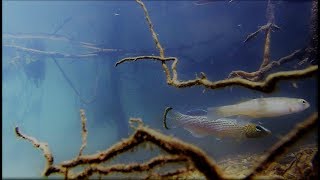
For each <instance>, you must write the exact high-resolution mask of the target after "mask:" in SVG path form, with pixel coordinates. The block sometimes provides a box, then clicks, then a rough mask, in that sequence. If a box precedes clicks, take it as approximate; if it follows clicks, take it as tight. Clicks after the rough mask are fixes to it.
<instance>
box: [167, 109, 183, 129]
mask: <svg viewBox="0 0 320 180" xmlns="http://www.w3.org/2000/svg"><path fill="white" fill-rule="evenodd" d="M181 119H182V114H181V113H179V112H178V111H174V110H172V108H171V107H167V108H166V109H165V112H164V115H163V126H164V128H166V129H170V128H176V127H178V126H179V125H180V124H181ZM168 120H169V122H170V128H169V127H168Z"/></svg>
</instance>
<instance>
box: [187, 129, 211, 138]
mask: <svg viewBox="0 0 320 180" xmlns="http://www.w3.org/2000/svg"><path fill="white" fill-rule="evenodd" d="M184 129H185V130H187V131H189V132H190V133H191V134H192V136H194V137H197V138H202V137H205V136H207V135H208V133H205V132H202V131H201V130H195V129H192V128H187V127H185V128H184Z"/></svg>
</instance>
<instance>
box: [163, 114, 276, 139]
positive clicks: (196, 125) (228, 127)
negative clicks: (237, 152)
mask: <svg viewBox="0 0 320 180" xmlns="http://www.w3.org/2000/svg"><path fill="white" fill-rule="evenodd" d="M171 114H172V115H171V116H170V117H169V119H171V120H172V121H173V122H175V123H176V124H177V125H179V126H182V127H183V128H184V129H186V130H188V131H189V132H190V133H191V134H192V135H193V136H195V137H203V136H207V135H215V136H217V137H233V138H243V137H248V136H250V137H260V136H261V137H262V136H264V135H267V134H270V131H269V130H267V129H265V128H263V127H261V129H262V131H261V132H259V131H260V130H259V131H258V130H257V129H256V126H257V125H256V124H253V123H250V122H248V121H243V120H238V119H231V118H220V119H217V120H211V119H209V118H208V117H207V116H189V115H185V114H182V113H180V112H177V111H173V112H171Z"/></svg>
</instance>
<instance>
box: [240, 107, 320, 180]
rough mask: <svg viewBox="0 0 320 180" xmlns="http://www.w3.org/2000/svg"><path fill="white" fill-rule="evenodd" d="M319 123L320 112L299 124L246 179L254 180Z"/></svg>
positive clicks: (270, 151) (274, 146)
mask: <svg viewBox="0 0 320 180" xmlns="http://www.w3.org/2000/svg"><path fill="white" fill-rule="evenodd" d="M317 122H318V112H315V113H313V114H312V115H311V116H310V117H308V118H307V119H306V120H304V121H303V122H302V123H299V124H297V125H296V127H295V128H294V129H293V130H292V131H290V132H289V133H288V134H287V135H286V136H285V137H283V138H282V140H280V141H279V142H277V143H276V144H275V145H273V146H272V147H271V148H270V149H269V150H268V152H267V153H266V155H264V156H263V157H262V160H261V161H260V162H259V163H258V164H257V165H256V166H255V167H254V168H253V170H252V172H251V173H250V174H249V175H248V176H247V177H246V179H252V178H253V177H254V176H255V175H256V174H258V173H259V172H262V171H263V170H264V169H266V168H268V166H269V165H270V163H271V162H274V161H275V160H276V158H277V157H279V156H280V155H282V154H284V153H285V152H286V151H287V149H288V148H289V147H291V146H292V145H293V144H294V143H296V142H297V141H298V140H299V139H301V138H302V137H304V136H305V135H306V134H307V133H309V132H310V129H312V128H313V127H316V126H317Z"/></svg>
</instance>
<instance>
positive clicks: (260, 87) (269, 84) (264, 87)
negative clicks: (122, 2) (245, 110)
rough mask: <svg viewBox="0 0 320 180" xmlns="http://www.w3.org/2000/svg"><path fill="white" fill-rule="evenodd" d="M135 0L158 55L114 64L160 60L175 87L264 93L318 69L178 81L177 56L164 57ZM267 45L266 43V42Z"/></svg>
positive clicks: (155, 36) (148, 19) (313, 72)
mask: <svg viewBox="0 0 320 180" xmlns="http://www.w3.org/2000/svg"><path fill="white" fill-rule="evenodd" d="M137 2H138V3H139V5H140V6H141V7H142V9H143V11H144V14H145V18H146V20H147V23H148V25H149V29H150V31H151V34H152V38H153V40H154V42H155V44H156V47H157V48H158V50H159V53H160V56H137V57H128V58H124V59H121V60H119V61H118V62H117V63H116V64H115V66H118V65H119V64H122V63H124V62H127V61H137V60H156V61H161V63H162V68H163V70H164V73H165V75H166V80H167V84H169V85H171V86H174V87H177V88H185V87H191V86H204V87H205V88H209V89H217V88H223V87H227V86H234V85H239V86H243V87H246V88H249V89H252V90H257V91H261V92H266V93H270V92H272V91H273V89H274V87H275V85H276V83H277V82H278V81H279V80H281V79H298V78H303V77H310V76H312V75H313V74H315V72H316V71H317V69H318V66H311V67H309V68H306V69H304V70H293V71H285V72H277V73H274V74H270V75H269V76H268V77H267V78H266V79H265V80H264V81H261V82H252V81H250V80H247V79H243V78H231V79H225V80H220V81H216V82H213V81H209V80H208V79H207V77H206V75H205V74H204V73H203V72H201V77H196V78H195V79H193V80H188V81H180V80H178V73H177V69H176V66H177V64H178V58H175V57H169V58H166V57H164V49H163V48H162V46H161V44H160V42H159V40H158V37H157V34H156V33H155V31H154V29H153V24H152V22H151V19H150V16H149V13H148V11H147V8H146V7H145V5H144V3H143V2H142V1H141V0H137ZM271 28H275V29H279V27H278V26H276V25H275V24H273V23H271V22H269V23H268V24H266V25H264V26H262V27H260V31H262V30H268V29H271ZM268 42H270V41H268ZM267 45H268V43H267ZM266 47H268V46H266ZM268 48H269V47H268ZM268 48H267V50H266V56H265V57H266V58H267V59H268V52H269V50H268ZM166 61H173V62H172V65H171V71H172V72H170V69H169V68H168V66H167V65H166ZM265 62H267V61H265ZM263 67H267V66H266V65H263ZM171 73H172V78H171ZM259 73H260V72H258V74H259ZM243 74H247V75H248V73H245V72H243ZM253 75H256V74H253Z"/></svg>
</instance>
